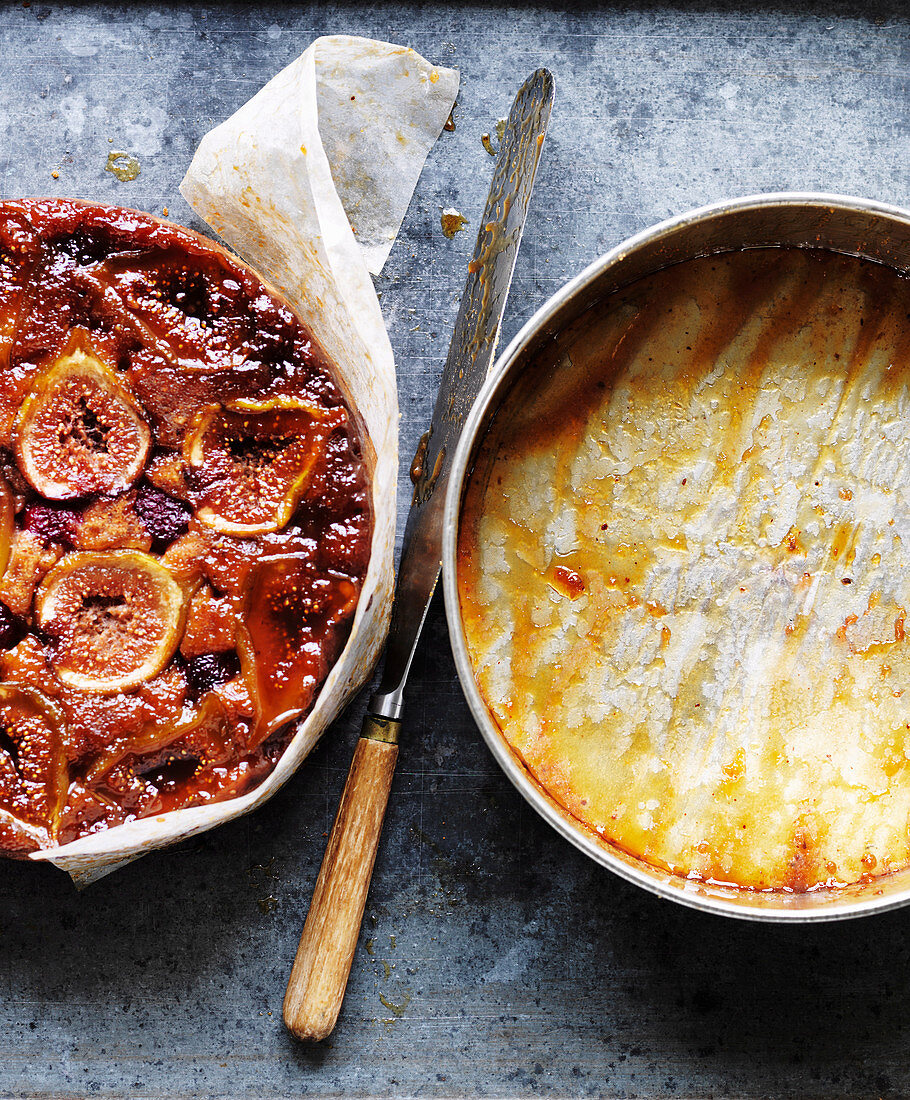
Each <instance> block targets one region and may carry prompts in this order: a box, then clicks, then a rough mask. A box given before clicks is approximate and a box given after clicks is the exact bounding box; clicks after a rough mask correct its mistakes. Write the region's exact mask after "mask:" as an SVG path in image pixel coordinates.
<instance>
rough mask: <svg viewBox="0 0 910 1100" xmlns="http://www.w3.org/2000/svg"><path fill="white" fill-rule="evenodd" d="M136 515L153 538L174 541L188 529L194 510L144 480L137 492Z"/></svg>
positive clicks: (161, 540)
mask: <svg viewBox="0 0 910 1100" xmlns="http://www.w3.org/2000/svg"><path fill="white" fill-rule="evenodd" d="M136 515H137V516H138V517H139V519H140V521H141V523H142V526H143V527H144V528H145V529H146V531H148V533H149V534H150V535H151V536H152V538H153V539H156V540H158V541H160V542H173V541H174V539H176V538H178V537H179V536H180V535H182V534H183V533H184V532H185V531H186V529H187V527H188V526H189V522H190V516H191V515H192V512H191V511H190V509H189V508H188V507H187V506H186V505H185V504H183V503H182V502H181V501H179V500H175V499H174V497H169V496H168V495H167V493H162V492H161V490H160V489H156V488H155V486H154V485H150V484H149V483H148V482H143V483H142V485H140V486H139V490H138V492H137V493H136Z"/></svg>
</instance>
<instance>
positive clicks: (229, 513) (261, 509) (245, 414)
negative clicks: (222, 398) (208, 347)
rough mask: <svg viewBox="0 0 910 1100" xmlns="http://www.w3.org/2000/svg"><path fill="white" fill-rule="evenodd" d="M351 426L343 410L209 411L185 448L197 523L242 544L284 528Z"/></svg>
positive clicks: (300, 405) (278, 404) (254, 404)
mask: <svg viewBox="0 0 910 1100" xmlns="http://www.w3.org/2000/svg"><path fill="white" fill-rule="evenodd" d="M345 419H346V413H345V411H344V409H341V408H336V409H328V410H327V409H321V408H318V407H315V406H313V405H310V404H307V403H306V402H303V401H300V400H298V399H296V398H286V397H281V398H273V399H270V400H268V401H236V402H233V403H230V404H228V405H226V406H220V405H210V406H209V407H208V408H206V409H203V410H202V411H201V412H200V413H199V414H198V415H197V416H196V418H195V420H194V422H193V426H192V429H191V431H190V432H189V434H188V435H187V438H186V440H185V442H184V446H183V455H184V459H185V460H186V463H187V465H188V466H189V468H190V472H191V475H192V479H193V487H194V490H195V497H196V504H197V512H196V514H197V516H198V518H199V519H200V520H201V521H202V522H203V523H205V524H207V525H208V526H210V527H213V528H215V530H217V531H220V532H222V533H223V534H228V535H239V536H240V537H250V536H253V535H259V534H264V533H265V532H268V531H276V530H278V528H280V527H283V526H284V525H285V524H286V523H287V521H288V520H289V519H290V517H291V514H292V513H293V511H294V508H295V507H296V505H297V503H298V501H299V500H300V498H301V497H302V496H303V494H304V493H305V492H306V489H307V485H308V484H309V479H310V475H311V474H312V472H313V468H314V466H315V464H316V461H317V459H318V458H319V455H320V454H321V452H322V449H323V447H324V446H325V443H326V440H328V438H329V436H330V435H331V434H332V432H333V431H334V430H335V429H336V428H338V427H340V426H341V425H342V424H344V422H345Z"/></svg>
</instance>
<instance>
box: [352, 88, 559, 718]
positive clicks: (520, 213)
mask: <svg viewBox="0 0 910 1100" xmlns="http://www.w3.org/2000/svg"><path fill="white" fill-rule="evenodd" d="M553 93H554V80H553V75H552V73H551V72H550V71H549V70H548V69H538V70H537V71H536V72H534V73H532V74H531V76H529V77H528V79H527V80H526V81H525V82H524V84H523V85H522V86H521V88H520V89H519V91H518V94H517V96H516V97H515V102H514V103H513V105H512V110H511V111H510V112H509V118H508V122H507V124H506V128H505V131H504V133H503V137H502V143H501V145H500V149H499V155H498V157H497V160H496V167H495V169H494V171H493V182H492V184H491V185H490V193H489V196H488V197H487V204H486V208H485V209H484V212H483V217H482V219H481V222H480V230H479V231H478V234H477V243H476V245H475V247H474V255H473V257H472V259H471V261H470V263H469V264H468V278H467V282H466V283H465V289H464V294H463V295H462V299H461V308H460V309H459V312H458V318H457V320H456V322H455V331H454V333H453V335H452V343H451V345H450V346H449V354H448V357H447V359H446V364H445V368H444V369H443V373H442V381H441V382H440V386H439V393H438V395H437V397H436V407H435V409H434V411H433V419H432V421H431V423H430V428H429V431H428V432H426V433H425V434H424V436H423V438H422V439H421V441H420V444H419V445H418V448H417V454H416V455H415V457H414V464H413V465H412V467H411V472H412V480H413V481H414V496H413V499H412V501H411V509H410V512H409V513H408V519H407V525H406V527H405V533H404V544H403V548H402V553H401V563H400V565H399V569H398V583H397V586H396V589H395V601H394V604H393V608H392V623H391V627H390V630H389V638H388V642H387V644H386V652H385V665H384V667H383V676H382V681H381V683H380V685H379V688H378V690H377V691H376V693H375V694H374V695H373V697H372V698H371V700H370V705H369V708H368V711H369V713H370V714H373V715H376V716H378V717H382V718H387V719H392V720H397V719H398V718H400V716H401V710H402V695H403V691H404V686H405V681H406V680H407V676H408V672H409V671H410V667H411V662H412V660H413V657H414V651H415V649H416V647H417V642H418V641H419V639H420V632H421V630H422V628H423V623H424V619H425V618H426V614H427V609H428V608H429V605H430V600H431V599H432V596H433V590H434V589H435V587H436V581H437V580H438V578H439V570H440V562H441V557H442V554H441V548H442V512H443V504H444V501H445V488H446V483H447V481H448V476H449V468H450V466H451V461H452V456H453V454H454V452H455V447H456V445H457V443H458V437H459V436H460V434H461V428H462V425H463V423H464V420H465V417H466V416H467V414H468V412H469V411H470V408H471V405H472V403H473V401H474V398H475V397H476V396H477V393H478V391H479V389H480V387H481V385H482V383H483V380H484V379H485V378H486V375H487V370H488V369H489V366H490V363H491V362H492V360H493V356H494V354H495V352H496V344H497V341H498V339H499V325H500V321H501V320H502V315H503V312H504V310H505V305H506V298H507V297H508V293H509V286H510V284H511V282H512V273H513V271H514V270H515V260H516V258H517V256H518V245H519V243H520V241H521V235H522V231H523V229H524V223H525V216H526V214H527V210H528V204H529V202H530V199H531V191H532V189H533V186H534V177H535V175H536V173H537V164H538V161H539V159H540V151H541V147H542V145H543V139H544V135H545V134H546V130H547V123H548V122H549V119H550V111H551V109H552V106H553Z"/></svg>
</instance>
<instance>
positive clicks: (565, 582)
mask: <svg viewBox="0 0 910 1100" xmlns="http://www.w3.org/2000/svg"><path fill="white" fill-rule="evenodd" d="M551 587H552V588H554V589H555V590H556V591H557V592H561V593H562V594H563V595H564V596H568V597H569V599H570V600H575V599H578V597H579V596H580V595H581V594H582V592H584V590H585V582H584V580H583V579H582V577H581V576H580V575H579V574H578V573H576V572H575V570H574V569H569V568H568V566H565V565H557V566H556V568H555V569H554V570H553V579H552V583H551Z"/></svg>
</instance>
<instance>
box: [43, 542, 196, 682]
mask: <svg viewBox="0 0 910 1100" xmlns="http://www.w3.org/2000/svg"><path fill="white" fill-rule="evenodd" d="M184 604H185V593H184V590H183V588H182V587H181V586H180V585H179V584H178V583H177V581H176V580H174V578H173V577H172V576H171V574H170V573H169V572H168V571H167V569H165V568H164V566H163V565H161V563H160V562H158V561H157V560H156V559H155V558H153V557H151V556H150V555H149V554H143V553H141V552H139V551H136V550H117V551H112V552H110V553H92V552H83V553H75V554H67V555H66V556H65V557H64V558H63V559H62V560H61V561H60V562H59V563H58V564H57V565H56V566H55V567H54V569H52V570H51V572H50V573H49V574H48V575H47V577H45V579H44V582H43V583H42V585H41V587H40V589H39V591H38V593H37V595H36V598H35V607H36V611H37V615H38V624H39V626H40V627H41V629H42V630H43V631H45V633H47V634H49V635H50V636H51V637H52V639H53V645H52V652H51V660H52V663H53V665H54V668H55V670H56V673H57V675H58V676H59V677H60V679H61V680H62V681H63V682H64V683H65V684H69V686H70V687H75V688H80V689H81V690H82V691H97V692H102V693H105V692H114V691H126V690H127V689H128V688H131V687H135V686H136V685H137V684H140V683H142V682H143V681H144V680H148V679H149V678H150V677H152V676H154V675H156V673H158V672H160V671H161V669H162V668H163V667H164V666H165V665H166V664H167V662H168V661H169V660H170V659H171V657H172V656H173V654H174V651H175V650H176V648H177V645H178V643H179V641H180V635H181V632H182V629H183V620H184Z"/></svg>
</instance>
